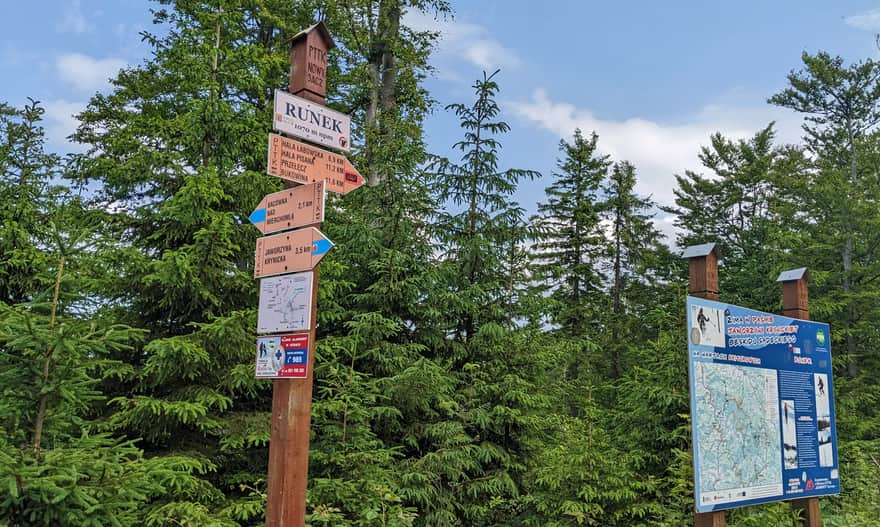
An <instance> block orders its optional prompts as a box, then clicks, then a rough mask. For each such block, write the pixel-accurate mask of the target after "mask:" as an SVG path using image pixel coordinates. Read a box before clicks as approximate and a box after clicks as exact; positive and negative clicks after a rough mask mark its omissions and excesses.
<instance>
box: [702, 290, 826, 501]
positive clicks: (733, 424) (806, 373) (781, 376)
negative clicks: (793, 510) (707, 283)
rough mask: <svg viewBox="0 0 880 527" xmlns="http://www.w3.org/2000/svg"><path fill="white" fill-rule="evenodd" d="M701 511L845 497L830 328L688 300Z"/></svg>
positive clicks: (805, 321)
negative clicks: (835, 403)
mask: <svg viewBox="0 0 880 527" xmlns="http://www.w3.org/2000/svg"><path fill="white" fill-rule="evenodd" d="M687 327H688V357H689V366H690V389H691V417H692V423H693V429H692V433H693V444H694V480H695V481H694V483H695V484H694V488H695V493H696V496H695V498H696V504H697V510H698V511H699V512H710V511H713V510H719V509H728V508H733V507H740V506H745V505H753V504H757V503H765V502H771V501H781V500H788V499H795V498H804V497H810V496H822V495H828V494H837V493H839V492H840V481H839V473H838V458H837V432H836V426H835V423H834V399H833V386H832V379H831V349H830V343H829V339H830V332H829V329H828V325H827V324H822V323H818V322H811V321H807V320H798V319H792V318H788V317H783V316H780V315H774V314H772V313H763V312H760V311H753V310H750V309H745V308H742V307H738V306H733V305H729V304H721V303H718V302H712V301H709V300H703V299H699V298H693V297H688V300H687Z"/></svg>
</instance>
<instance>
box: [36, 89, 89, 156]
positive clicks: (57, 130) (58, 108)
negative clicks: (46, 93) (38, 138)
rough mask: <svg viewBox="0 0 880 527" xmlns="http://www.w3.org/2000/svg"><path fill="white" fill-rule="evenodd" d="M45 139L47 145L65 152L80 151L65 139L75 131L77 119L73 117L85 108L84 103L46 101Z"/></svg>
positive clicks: (80, 147)
mask: <svg viewBox="0 0 880 527" xmlns="http://www.w3.org/2000/svg"><path fill="white" fill-rule="evenodd" d="M43 106H44V107H45V108H46V113H45V115H44V117H45V119H46V138H47V139H48V141H49V144H50V145H52V146H54V147H56V148H59V149H61V150H65V151H71V150H81V149H82V146H81V145H78V144H75V143H71V142H70V140H69V139H67V137H68V136H69V135H71V134H72V133H73V132H75V131H76V128H77V126H79V119H77V118H76V117H75V116H76V115H77V114H79V113H81V112H82V111H83V110H85V108H86V103H85V102H77V101H67V100H64V99H55V100H52V101H46V102H45V103H44V104H43Z"/></svg>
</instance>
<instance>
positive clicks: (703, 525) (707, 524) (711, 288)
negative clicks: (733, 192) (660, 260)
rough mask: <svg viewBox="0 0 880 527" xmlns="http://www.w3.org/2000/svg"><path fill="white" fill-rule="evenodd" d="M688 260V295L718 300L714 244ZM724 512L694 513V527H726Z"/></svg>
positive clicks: (688, 254)
mask: <svg viewBox="0 0 880 527" xmlns="http://www.w3.org/2000/svg"><path fill="white" fill-rule="evenodd" d="M682 257H684V258H687V259H688V293H689V294H690V295H691V296H695V297H698V298H705V299H706V300H718V249H717V248H716V246H715V244H714V243H704V244H702V245H692V246H690V247H685V249H684V252H683V253H682ZM726 525H727V520H726V519H725V516H724V511H714V512H694V527H725V526H726Z"/></svg>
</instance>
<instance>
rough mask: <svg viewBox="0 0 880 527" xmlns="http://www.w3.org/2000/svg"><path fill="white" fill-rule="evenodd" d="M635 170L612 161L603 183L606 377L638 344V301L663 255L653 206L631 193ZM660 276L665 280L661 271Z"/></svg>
mask: <svg viewBox="0 0 880 527" xmlns="http://www.w3.org/2000/svg"><path fill="white" fill-rule="evenodd" d="M635 186H636V170H635V167H634V166H633V165H632V164H631V163H629V162H627V161H620V162H617V163H615V164H614V166H613V168H612V170H611V173H610V174H609V176H608V179H607V180H606V181H605V183H604V185H603V194H604V195H605V200H604V201H603V202H602V204H601V208H602V210H603V214H602V217H603V219H604V220H605V221H604V223H605V224H606V225H609V226H610V227H609V228H608V231H609V232H608V235H607V240H606V241H605V243H603V244H602V246H604V247H605V248H606V249H605V251H604V254H603V256H604V261H605V267H606V268H607V269H608V293H609V301H610V306H608V307H609V309H607V310H605V313H606V316H605V317H603V318H604V319H605V322H604V324H603V327H604V328H605V333H606V336H607V338H606V339H604V344H603V347H604V348H605V351H606V353H607V356H608V359H609V360H608V362H609V375H610V377H611V378H612V379H617V378H619V377H620V376H621V375H622V374H623V372H624V370H625V369H626V367H627V357H626V354H627V350H628V349H629V348H630V347H631V344H630V343H632V342H641V341H642V340H643V338H644V336H645V333H644V332H642V331H640V328H644V327H645V326H646V324H644V323H640V321H641V320H643V317H642V315H643V314H644V310H642V309H639V307H638V303H639V300H640V299H641V298H644V297H643V295H645V294H651V291H650V286H652V285H656V284H653V283H652V281H651V279H652V278H655V279H656V278H657V276H652V269H651V265H652V264H654V263H656V262H657V261H658V258H657V256H658V253H667V252H668V251H665V250H664V249H665V246H664V245H663V244H662V242H661V237H660V232H659V231H658V230H657V229H656V228H655V227H654V224H653V222H652V221H651V209H652V208H653V206H654V204H653V202H652V201H651V200H650V199H649V198H643V197H640V196H638V195H636V194H635ZM659 278H660V279H661V280H662V279H663V278H665V277H664V276H663V275H662V274H661V275H660V277H659Z"/></svg>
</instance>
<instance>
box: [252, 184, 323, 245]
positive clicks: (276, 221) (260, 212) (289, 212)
mask: <svg viewBox="0 0 880 527" xmlns="http://www.w3.org/2000/svg"><path fill="white" fill-rule="evenodd" d="M248 219H249V220H250V221H251V223H253V224H254V225H255V226H256V227H257V228H258V229H260V232H262V233H263V234H271V233H273V232H279V231H286V230H287V229H296V228H298V227H305V226H306V225H311V224H313V223H321V222H322V221H324V182H323V181H319V182H317V183H312V184H311V185H301V186H299V187H293V188H289V189H287V190H282V191H281V192H274V193H272V194H268V195H267V196H266V197H264V198H263V201H261V202H260V204H259V205H257V208H256V209H255V210H254V211H253V212H252V213H251V215H250V216H249V217H248Z"/></svg>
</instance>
